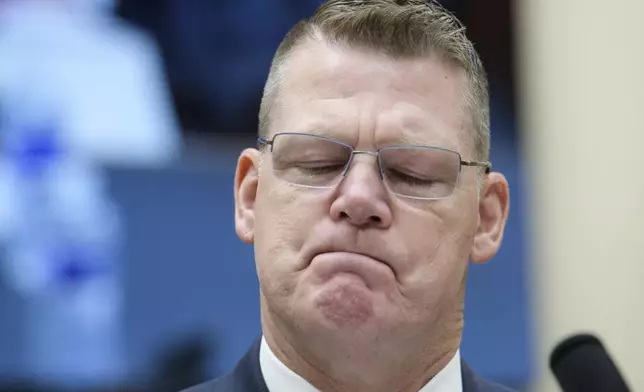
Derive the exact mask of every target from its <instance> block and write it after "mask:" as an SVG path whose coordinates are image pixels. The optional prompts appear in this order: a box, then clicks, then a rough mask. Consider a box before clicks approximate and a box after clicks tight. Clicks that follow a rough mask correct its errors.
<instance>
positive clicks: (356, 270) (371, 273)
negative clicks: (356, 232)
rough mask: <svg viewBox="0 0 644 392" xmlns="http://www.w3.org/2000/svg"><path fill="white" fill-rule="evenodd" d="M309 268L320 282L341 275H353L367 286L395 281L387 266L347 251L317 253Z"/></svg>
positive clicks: (369, 257)
mask: <svg viewBox="0 0 644 392" xmlns="http://www.w3.org/2000/svg"><path fill="white" fill-rule="evenodd" d="M310 267H311V268H313V269H314V271H315V273H316V275H317V276H318V277H319V278H320V279H321V280H322V281H328V280H330V279H331V278H333V277H334V276H338V275H341V274H353V275H357V276H359V277H360V278H362V279H363V280H364V281H365V283H366V284H367V286H369V287H372V288H373V287H376V286H382V285H384V284H387V283H388V282H391V281H392V280H393V279H395V274H394V271H393V269H392V268H391V267H390V266H389V264H387V263H385V262H383V261H382V260H380V259H376V258H374V257H371V256H369V255H365V254H363V253H356V252H347V251H330V252H322V253H318V254H317V255H316V256H314V257H313V258H312V259H311V265H310Z"/></svg>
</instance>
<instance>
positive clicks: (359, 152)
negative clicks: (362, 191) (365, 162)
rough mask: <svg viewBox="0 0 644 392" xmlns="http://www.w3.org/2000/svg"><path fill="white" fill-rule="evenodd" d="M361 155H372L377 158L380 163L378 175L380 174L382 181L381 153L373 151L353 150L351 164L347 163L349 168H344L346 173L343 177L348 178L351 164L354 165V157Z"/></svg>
mask: <svg viewBox="0 0 644 392" xmlns="http://www.w3.org/2000/svg"><path fill="white" fill-rule="evenodd" d="M359 154H364V155H371V156H373V157H376V161H377V163H378V173H379V174H380V178H381V179H382V177H383V176H382V168H381V167H380V153H379V152H378V151H371V150H353V151H351V156H350V157H349V162H347V166H346V167H345V168H344V172H342V177H346V176H347V173H348V172H349V168H350V167H351V164H352V163H353V157H354V156H356V155H359Z"/></svg>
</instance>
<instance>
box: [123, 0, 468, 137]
mask: <svg viewBox="0 0 644 392" xmlns="http://www.w3.org/2000/svg"><path fill="white" fill-rule="evenodd" d="M321 2H322V1H321V0H217V1H215V0H191V1H185V0H159V1H155V0H122V1H121V4H120V6H119V9H118V13H119V15H121V16H122V17H124V18H125V19H127V20H129V21H131V22H133V23H135V24H137V25H139V26H141V27H143V28H145V29H147V30H148V31H149V32H151V33H152V34H153V35H154V36H155V37H156V38H157V40H158V42H159V44H160V46H161V49H162V52H163V56H164V59H165V65H166V71H167V74H168V77H169V79H170V85H171V87H172V92H173V96H174V102H175V105H176V109H177V112H178V114H179V117H180V120H181V122H182V124H183V127H184V129H186V130H187V131H194V132H198V133H254V132H256V131H257V112H258V109H259V102H260V98H261V93H262V88H263V86H264V82H265V80H266V76H267V74H268V69H269V66H270V61H271V58H272V56H273V53H274V52H275V49H276V48H277V46H278V45H279V42H280V41H281V40H282V38H283V37H284V35H285V34H286V32H287V31H288V30H289V29H290V27H291V26H293V25H294V24H295V23H296V22H297V21H298V20H300V19H302V18H305V17H307V16H309V15H311V14H312V13H313V12H314V11H315V9H316V8H317V6H318V5H319V4H320V3H321ZM442 3H443V5H445V6H446V7H448V8H449V9H450V10H452V11H454V12H455V13H456V14H457V15H459V16H461V15H462V14H463V10H462V6H463V4H465V2H464V1H463V0H446V1H443V2H442Z"/></svg>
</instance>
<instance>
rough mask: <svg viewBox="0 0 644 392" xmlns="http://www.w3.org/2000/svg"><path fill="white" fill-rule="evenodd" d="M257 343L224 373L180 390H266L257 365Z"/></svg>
mask: <svg viewBox="0 0 644 392" xmlns="http://www.w3.org/2000/svg"><path fill="white" fill-rule="evenodd" d="M259 344H260V341H259V340H258V341H256V342H255V344H253V346H252V347H251V348H250V350H248V352H247V353H246V355H245V356H244V357H243V358H242V359H241V360H240V361H239V363H237V366H236V367H235V368H234V369H233V370H232V371H231V372H229V373H227V374H226V375H224V376H222V377H220V378H218V379H215V380H212V381H208V382H206V383H203V384H199V385H196V386H194V387H192V388H188V389H186V390H184V391H182V392H268V389H267V388H266V384H265V383H264V378H263V377H262V372H261V369H260V367H259Z"/></svg>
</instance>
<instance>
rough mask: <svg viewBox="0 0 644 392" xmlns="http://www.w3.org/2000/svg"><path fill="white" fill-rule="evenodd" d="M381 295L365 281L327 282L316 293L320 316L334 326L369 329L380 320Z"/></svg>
mask: <svg viewBox="0 0 644 392" xmlns="http://www.w3.org/2000/svg"><path fill="white" fill-rule="evenodd" d="M376 300H377V296H376V295H375V293H373V292H371V291H370V290H369V289H368V288H366V287H365V286H364V285H362V284H359V283H355V282H351V281H344V282H334V283H329V284H326V285H324V286H323V287H321V288H320V290H318V291H317V292H316V293H315V295H314V296H313V298H312V300H311V302H312V304H311V306H312V308H313V309H315V311H316V312H315V313H316V314H317V317H316V318H319V319H320V322H321V323H322V324H323V325H326V326H328V327H329V328H330V329H333V330H344V329H347V330H349V331H352V330H356V329H365V328H366V327H368V325H370V324H374V323H375V322H376V320H377V318H378V317H377V313H376V308H377V307H376V303H375V302H376Z"/></svg>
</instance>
